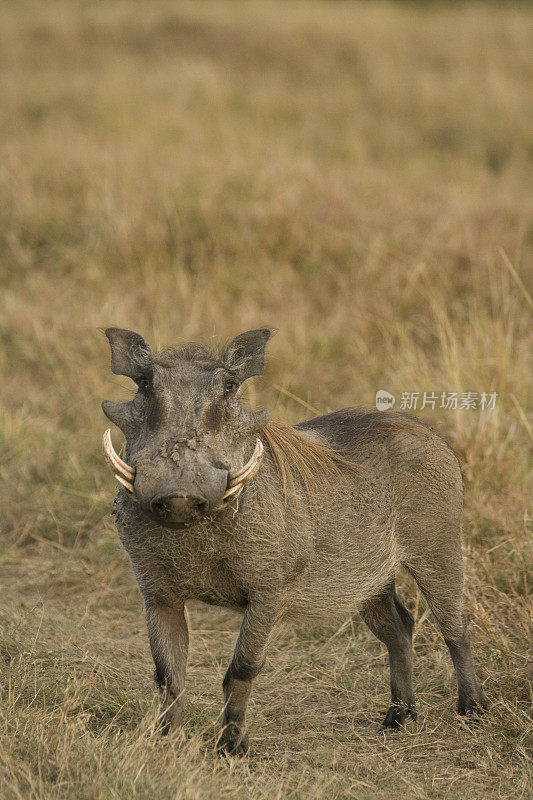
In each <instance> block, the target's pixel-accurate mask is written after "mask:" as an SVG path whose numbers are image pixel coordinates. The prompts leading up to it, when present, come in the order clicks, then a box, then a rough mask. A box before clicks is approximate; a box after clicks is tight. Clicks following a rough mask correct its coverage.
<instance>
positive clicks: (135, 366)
mask: <svg viewBox="0 0 533 800" xmlns="http://www.w3.org/2000/svg"><path fill="white" fill-rule="evenodd" d="M105 335H106V336H107V338H108V339H109V344H110V346H111V372H114V373H115V375H126V376H127V377H128V378H131V379H132V380H134V381H135V382H138V381H139V380H140V379H141V378H143V377H145V375H146V372H147V370H149V369H150V365H151V363H152V356H153V353H152V349H151V347H150V345H149V344H148V343H147V342H145V341H144V339H143V337H142V336H140V335H139V334H138V333H135V332H134V331H127V330H124V329H123V328H107V330H106V332H105Z"/></svg>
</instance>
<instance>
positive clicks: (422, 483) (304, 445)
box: [102, 328, 486, 754]
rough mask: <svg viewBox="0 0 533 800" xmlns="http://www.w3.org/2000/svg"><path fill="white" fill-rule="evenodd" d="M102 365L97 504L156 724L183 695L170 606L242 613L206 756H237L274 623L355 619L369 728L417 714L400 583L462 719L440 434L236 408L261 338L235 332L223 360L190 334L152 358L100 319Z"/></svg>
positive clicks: (478, 706)
mask: <svg viewBox="0 0 533 800" xmlns="http://www.w3.org/2000/svg"><path fill="white" fill-rule="evenodd" d="M106 334H107V337H108V339H109V342H110V345H111V369H112V371H113V372H114V373H116V374H119V375H127V376H128V377H130V378H132V379H133V381H135V383H136V384H137V387H138V391H137V394H136V395H135V398H134V399H133V400H132V401H131V402H126V403H112V402H109V401H105V402H104V403H103V404H102V405H103V410H104V412H105V414H106V415H107V417H108V418H109V419H110V420H111V421H112V422H114V423H115V424H116V425H118V427H119V428H120V429H121V430H122V431H123V433H124V434H125V437H126V450H125V461H123V460H122V459H120V458H119V457H118V456H117V454H116V453H115V451H114V450H113V447H112V445H111V440H110V435H109V431H107V432H106V434H105V436H104V449H105V451H106V454H107V456H108V458H109V459H110V462H111V465H112V468H113V471H114V472H115V475H116V477H117V478H118V480H119V481H120V483H121V487H120V488H119V491H118V494H117V497H116V499H115V504H114V510H113V514H114V517H115V522H116V526H117V530H118V534H119V537H120V539H121V541H122V543H123V545H124V547H125V549H126V551H127V553H128V555H129V557H130V559H131V563H132V565H133V570H134V572H135V575H136V578H137V581H138V583H139V586H140V589H141V592H142V594H143V597H144V601H145V604H146V618H147V623H148V635H149V639H150V646H151V650H152V654H153V658H154V662H155V677H156V681H157V684H158V686H159V688H160V691H161V696H162V703H163V710H162V724H163V727H164V729H165V730H168V729H169V728H171V727H172V726H174V725H176V724H178V723H179V722H180V718H181V713H180V712H181V707H182V703H183V694H184V684H185V669H186V663H187V650H188V630H187V622H186V616H185V602H186V601H187V600H189V599H193V598H194V599H197V600H202V601H204V602H206V603H210V604H213V605H217V606H223V607H227V608H234V609H240V610H241V611H243V612H244V616H243V621H242V626H241V629H240V633H239V636H238V639H237V643H236V646H235V652H234V654H233V658H232V660H231V663H230V665H229V667H228V670H227V672H226V675H225V677H224V681H223V691H224V701H225V702H224V712H223V719H222V732H221V734H220V738H219V748H220V749H221V750H222V751H226V752H228V753H231V754H242V753H244V752H246V750H247V734H246V730H245V712H246V706H247V703H248V700H249V698H250V692H251V689H252V681H253V679H254V678H255V677H256V676H257V675H258V674H259V672H260V671H261V668H262V667H263V664H264V659H265V652H266V649H267V645H268V642H269V639H270V638H271V635H272V632H273V630H274V628H275V626H276V623H278V622H279V621H280V620H286V619H290V618H293V619H296V620H298V621H301V620H303V619H306V618H324V616H325V615H326V616H327V615H333V614H335V615H338V614H339V613H341V614H345V615H347V616H348V615H349V614H350V613H354V612H355V611H357V610H358V611H359V612H360V613H361V615H362V618H363V620H364V621H365V623H366V624H367V625H368V627H369V628H370V630H371V631H372V633H374V634H375V635H376V636H377V638H378V639H380V640H381V641H382V642H384V644H385V645H386V646H387V648H388V652H389V663H390V686H391V704H390V707H389V709H388V711H387V714H386V716H385V719H384V720H383V723H382V726H381V730H384V729H386V728H397V727H399V726H401V725H402V724H403V723H404V721H405V720H406V717H407V716H408V715H409V716H411V717H413V718H414V717H415V716H416V707H415V698H414V694H413V688H412V632H413V617H412V615H411V614H410V612H409V611H408V610H407V609H406V608H405V606H404V605H402V603H401V602H400V600H399V599H398V596H397V594H396V592H395V583H394V581H395V573H396V571H397V570H398V568H399V567H400V565H403V566H404V567H406V568H407V570H408V571H409V572H410V573H411V574H412V575H413V576H414V578H415V580H416V582H417V584H418V586H419V587H420V590H421V591H422V592H423V594H424V596H425V598H426V599H427V602H428V604H429V606H430V608H431V610H432V611H433V613H434V615H435V618H436V621H437V624H438V626H439V628H440V630H441V632H442V634H443V636H444V639H445V641H446V644H447V645H448V648H449V650H450V653H451V657H452V660H453V664H454V666H455V671H456V673H457V683H458V690H459V704H458V710H459V713H460V714H465V715H477V713H479V712H480V711H481V710H482V709H483V708H485V707H486V700H485V698H484V695H483V692H482V690H481V687H480V685H479V683H478V682H477V680H476V677H475V674H474V666H473V661H472V654H471V651H470V644H469V640H468V635H467V632H466V622H465V616H464V614H463V605H462V600H461V593H462V583H463V576H462V557H461V539H460V526H461V511H462V481H461V473H460V469H459V465H458V462H457V459H456V457H455V455H454V453H453V452H452V450H451V449H450V448H449V447H448V445H447V444H445V442H444V441H443V440H442V439H441V438H440V437H439V436H438V435H437V434H436V433H435V432H434V431H432V430H431V429H430V428H428V427H427V426H426V425H424V424H423V423H422V422H419V421H418V420H416V419H414V418H412V417H407V416H404V415H402V414H395V413H393V412H387V411H384V412H380V411H375V410H368V409H360V408H347V409H344V410H342V411H336V412H334V413H332V414H326V415H324V416H320V417H316V418H314V419H311V420H308V421H306V422H301V423H300V424H298V425H296V426H295V427H289V426H286V425H280V424H278V423H273V422H269V419H268V414H267V412H266V411H256V412H253V411H250V410H248V409H247V408H246V407H245V406H244V405H243V404H242V403H241V401H240V400H239V387H240V386H241V384H242V383H243V382H244V381H246V380H247V379H248V378H251V377H252V376H254V375H260V374H262V373H263V371H264V351H265V345H266V342H267V340H268V338H269V335H270V332H269V331H268V330H266V329H260V330H254V331H248V332H247V333H243V334H241V335H239V336H237V337H236V338H235V339H234V340H233V341H232V342H231V344H230V345H229V346H228V347H227V348H226V350H225V351H224V352H223V353H222V355H217V354H216V353H213V352H210V351H209V350H208V349H206V348H205V347H202V346H201V345H197V344H188V345H184V346H182V347H179V348H177V349H172V350H165V351H163V352H161V353H159V354H157V353H155V352H153V351H152V350H151V348H150V346H149V345H148V344H147V343H146V342H145V340H144V339H143V338H142V337H141V336H139V334H137V333H133V332H132V331H127V330H121V329H118V328H109V329H108V330H107V331H106Z"/></svg>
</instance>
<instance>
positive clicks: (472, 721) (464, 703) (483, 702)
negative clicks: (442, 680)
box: [457, 693, 489, 728]
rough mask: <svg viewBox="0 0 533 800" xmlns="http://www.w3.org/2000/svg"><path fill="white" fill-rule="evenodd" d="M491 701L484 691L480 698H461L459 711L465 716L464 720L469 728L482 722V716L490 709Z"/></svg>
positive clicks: (458, 706)
mask: <svg viewBox="0 0 533 800" xmlns="http://www.w3.org/2000/svg"><path fill="white" fill-rule="evenodd" d="M488 708H489V701H488V700H487V698H486V697H485V695H484V694H483V693H481V694H480V696H479V697H478V698H473V697H470V698H459V703H458V705H457V713H458V714H459V715H460V716H461V717H462V718H463V719H462V722H463V723H464V724H465V725H468V727H469V728H475V727H476V725H479V723H480V722H481V717H482V716H483V714H484V713H485V711H488Z"/></svg>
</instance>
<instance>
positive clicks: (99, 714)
mask: <svg viewBox="0 0 533 800" xmlns="http://www.w3.org/2000/svg"><path fill="white" fill-rule="evenodd" d="M531 22H532V17H531V13H530V10H528V9H527V7H525V6H522V7H516V8H514V7H513V6H506V7H503V8H502V7H498V6H497V5H489V6H484V5H478V4H475V5H474V4H468V3H467V4H452V5H450V6H446V7H444V6H439V5H431V6H429V7H428V8H424V7H422V6H414V5H411V4H407V5H401V4H396V5H394V4H389V3H384V2H379V3H378V2H373V1H372V0H370V1H369V2H366V3H363V4H355V3H354V4H352V3H343V2H336V3H332V2H331V3H326V2H322V3H319V2H316V1H315V0H309V2H301V3H300V2H284V3H281V2H280V3H274V2H270V0H265V2H260V3H259V2H257V3H256V2H247V3H243V2H236V0H234V2H229V1H228V0H222V1H221V2H214V1H213V0H205V2H202V3H198V2H170V0H168V1H167V2H165V0H152V2H149V3H140V2H139V3H137V2H133V0H129V1H128V2H122V0H118V1H117V2H111V0H103V1H102V2H98V3H96V2H94V3H91V2H85V3H81V2H80V3H78V2H66V1H65V2H59V3H51V2H41V3H31V2H22V1H19V2H2V3H1V24H0V69H1V73H2V112H1V117H0V126H1V143H0V148H1V154H0V248H1V255H0V275H1V281H2V294H1V298H0V306H1V310H0V313H1V316H0V333H1V337H2V340H1V350H0V366H1V369H2V392H1V396H2V405H1V407H0V415H1V416H0V502H1V509H0V511H1V515H0V525H1V530H2V534H1V535H2V539H1V542H0V571H1V578H0V580H1V584H2V592H1V599H0V607H1V615H2V630H1V632H0V652H1V656H2V664H3V666H2V677H1V705H0V717H1V719H0V796H1V797H2V798H3V800H15V799H16V798H18V799H20V800H22V798H24V800H26V798H43V799H44V798H46V800H52V798H54V799H55V798H57V799H58V800H59V798H64V799H65V800H71V799H72V798H76V799H77V800H82V799H83V798H94V799H96V798H99V799H101V800H107V798H154V797H157V798H191V799H192V798H202V800H206V799H207V798H213V799H215V798H217V799H218V798H221V797H225V798H226V797H227V798H247V797H253V798H294V800H296V798H306V800H307V798H317V800H319V799H320V800H321V799H322V798H325V797H328V798H333V797H334V798H354V797H357V798H360V800H365V799H366V798H368V799H369V800H375V798H390V797H393V796H396V795H398V796H403V797H407V798H445V797H446V798H447V797H450V796H455V797H458V798H468V799H469V800H471V799H473V798H496V797H498V798H509V800H511V798H512V799H513V800H514V799H515V798H520V797H526V796H527V794H528V790H529V789H530V785H529V784H528V777H529V776H530V772H529V769H528V767H529V765H530V761H528V753H527V745H528V740H527V736H528V730H530V729H529V728H528V725H529V722H528V716H527V714H528V710H529V705H528V703H529V696H530V695H529V689H530V683H529V676H528V672H527V665H528V661H527V658H528V637H530V634H531V627H530V605H529V601H528V586H527V562H528V559H530V557H531V550H530V544H531V539H530V538H529V539H528V536H530V535H531V529H530V526H531V506H530V505H528V503H530V501H531V471H530V470H531V462H530V460H529V459H530V451H531V442H532V419H531V414H530V410H531V399H532V398H531V386H532V384H531V374H532V368H531V367H532V365H531V350H532V337H531V330H532V325H531V310H532V308H531V306H532V303H531V290H532V286H531V284H532V268H531V265H532V260H531V256H532V249H533V247H532V245H533V237H532V234H531V228H528V221H529V219H530V211H531V202H530V201H531V197H530V194H529V193H528V189H530V179H531V172H529V173H528V169H529V168H530V164H529V162H528V158H529V157H530V156H531V153H532V150H533V143H532V140H531V130H532V127H531V117H529V118H528V109H529V111H530V89H531V85H532V79H533V62H532V59H531V52H532V51H533V47H532V45H533V42H532V35H531V32H532V26H531ZM528 204H529V205H528ZM108 324H115V325H121V326H125V327H132V328H134V329H136V330H139V331H141V332H142V333H143V334H144V335H145V336H146V337H147V338H148V339H149V340H150V341H151V342H152V343H153V344H155V345H159V344H171V343H175V342H179V341H183V340H187V339H191V338H195V337H201V338H203V339H204V340H206V341H208V342H211V341H212V340H213V338H214V337H215V341H222V340H224V339H225V338H227V337H229V336H230V335H232V334H234V333H236V332H239V331H241V330H245V329H246V328H248V327H256V326H258V325H260V324H270V325H273V326H274V327H275V328H277V329H278V330H279V333H278V335H277V336H276V337H275V338H274V339H273V340H272V343H271V347H270V353H271V357H270V361H269V367H268V372H267V375H266V377H265V379H263V380H262V381H259V382H257V384H256V386H255V388H254V397H253V400H254V402H255V403H256V404H257V405H258V406H259V405H260V404H261V405H267V406H268V407H269V408H270V409H271V410H273V412H274V415H275V416H277V418H278V419H281V420H283V421H289V422H292V421H295V420H296V419H299V418H303V417H305V416H307V415H309V414H310V411H309V407H316V408H319V409H321V410H327V409H333V408H338V407H342V406H344V405H350V404H357V403H372V402H373V398H374V393H375V391H376V390H377V389H378V388H387V389H388V390H390V391H392V392H394V393H395V394H396V395H397V396H399V393H401V392H402V391H408V390H409V391H424V390H435V391H443V390H448V391H452V390H458V391H468V390H471V391H497V392H498V393H499V402H498V405H497V409H496V410H495V411H493V412H484V413H481V412H477V411H462V412H453V411H441V410H436V411H434V412H431V411H429V412H428V411H427V410H425V411H424V412H422V413H421V414H420V416H421V417H422V418H423V419H425V420H427V421H428V422H430V423H432V424H434V425H435V427H437V429H438V430H439V431H441V432H442V433H443V434H444V435H446V436H447V438H448V440H449V441H450V442H451V443H452V444H453V446H454V447H455V449H456V450H457V452H458V454H459V455H460V458H461V461H462V463H463V467H464V475H465V483H466V512H465V557H466V561H465V563H466V575H467V589H466V594H467V602H468V607H469V611H470V614H471V620H472V636H473V640H474V646H475V650H476V654H477V661H478V665H479V673H480V676H481V679H482V681H483V683H484V686H485V689H486V691H487V694H488V695H489V697H490V699H491V700H492V710H491V712H490V714H489V715H488V717H487V718H486V720H485V721H484V722H483V724H482V725H481V726H480V727H479V728H478V729H476V730H466V729H464V728H462V727H461V725H460V724H459V722H458V719H457V718H456V717H455V715H454V712H453V707H454V704H455V688H454V682H453V674H452V670H451V666H450V663H449V659H448V657H447V654H446V652H445V649H444V646H443V644H442V643H441V641H440V639H439V636H438V634H437V632H436V630H435V628H434V627H433V625H432V623H431V620H430V619H428V618H427V614H426V612H425V607H424V605H423V603H422V601H420V599H419V597H418V596H417V594H416V592H415V591H414V590H413V587H412V586H411V585H410V584H409V583H408V581H407V579H402V582H401V587H400V588H401V594H402V595H403V596H405V597H406V598H408V600H407V602H408V604H409V605H410V608H411V609H412V610H413V611H414V612H415V614H416V616H417V618H418V620H419V625H418V628H417V636H416V641H415V649H416V689H417V695H418V700H419V705H420V711H421V714H420V719H419V721H418V722H417V723H416V724H413V725H410V726H409V729H408V731H407V732H406V733H403V734H400V735H395V736H388V737H387V738H386V739H384V740H381V739H378V738H377V737H376V735H375V733H374V730H375V727H376V723H377V721H378V719H379V717H380V715H381V714H382V713H383V711H384V709H385V707H386V703H387V695H388V689H387V680H388V674H387V673H388V670H387V665H386V656H385V654H384V652H383V648H382V647H381V645H380V644H379V643H378V642H377V641H376V640H374V639H373V638H372V637H371V635H370V634H369V633H368V632H367V631H366V629H364V628H363V627H362V625H360V624H359V622H358V621H354V622H353V623H349V624H347V625H346V626H344V627H343V628H341V629H340V630H338V631H335V630H332V629H329V628H327V627H324V628H323V629H320V630H308V629H303V630H300V631H287V632H286V633H285V634H283V636H282V637H281V638H280V639H279V640H278V642H277V644H276V645H275V646H274V647H273V649H272V652H271V657H270V659H269V663H268V667H267V669H266V670H265V673H264V675H262V676H261V678H260V679H258V681H257V688H256V691H255V700H254V704H253V706H252V708H251V712H250V727H251V745H252V753H251V755H250V757H249V759H247V760H245V761H244V762H232V761H219V760H217V759H215V758H214V757H213V756H212V749H213V726H214V724H215V722H216V719H217V716H218V713H219V707H220V701H221V689H220V681H221V678H222V674H223V670H224V667H225V664H226V663H227V661H228V658H229V655H230V652H231V648H232V643H233V640H234V637H235V633H236V630H237V626H238V620H237V619H235V618H234V617H232V616H230V615H229V614H227V613H226V612H222V611H220V612H217V611H216V610H207V609H204V608H200V607H193V608H191V609H190V616H191V626H192V628H193V629H194V630H195V633H194V634H193V636H192V652H191V662H190V670H189V680H188V691H189V700H190V702H189V706H188V734H189V738H188V740H187V741H186V742H180V741H178V740H175V741H172V740H171V741H168V740H167V741H161V740H160V739H159V738H158V737H157V735H155V733H154V722H155V719H156V715H157V704H156V701H155V693H154V690H153V686H152V683H151V670H152V666H151V663H150V657H149V653H148V645H147V639H146V635H145V630H144V622H143V618H142V610H141V604H140V601H139V595H138V592H137V589H136V586H135V583H134V579H133V577H132V575H131V572H130V569H129V566H128V564H127V562H126V558H125V557H124V555H123V554H122V552H121V551H120V549H119V547H118V544H117V541H116V538H115V534H114V532H113V529H112V525H111V520H110V518H109V516H108V513H107V512H108V510H109V507H110V503H111V497H112V493H113V489H114V487H113V481H112V479H111V477H110V475H109V474H108V472H107V470H106V469H105V467H104V464H103V461H102V457H101V454H100V449H99V438H100V434H101V431H102V429H103V426H104V424H105V421H104V419H103V416H102V414H101V412H100V410H99V402H100V400H101V399H102V398H103V397H113V398H115V399H116V398H117V397H119V396H120V395H123V396H124V395H125V393H126V392H127V391H128V390H127V388H126V386H125V382H123V381H121V380H120V379H117V378H113V377H112V376H111V374H110V372H109V368H108V350H107V343H106V341H105V338H104V337H103V336H101V335H100V334H99V333H98V328H100V327H103V326H105V325H108ZM276 386H277V387H281V388H275V387H276ZM293 397H296V398H300V400H294V399H293ZM304 406H305V407H304Z"/></svg>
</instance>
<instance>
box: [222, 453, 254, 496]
mask: <svg viewBox="0 0 533 800" xmlns="http://www.w3.org/2000/svg"><path fill="white" fill-rule="evenodd" d="M262 460H263V442H262V441H261V440H260V439H258V440H257V442H256V445H255V450H254V452H253V455H252V457H251V458H250V460H249V461H247V462H246V464H245V465H244V467H242V468H241V469H239V470H237V472H233V473H231V474H230V475H229V477H228V488H227V490H226V492H225V494H224V495H223V496H222V499H223V500H227V499H228V498H229V497H233V496H237V497H238V496H239V494H240V493H241V491H242V489H243V487H244V485H245V484H247V483H249V482H250V481H251V480H252V478H253V477H254V475H255V474H256V472H257V470H258V469H259V467H260V466H261V462H262Z"/></svg>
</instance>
